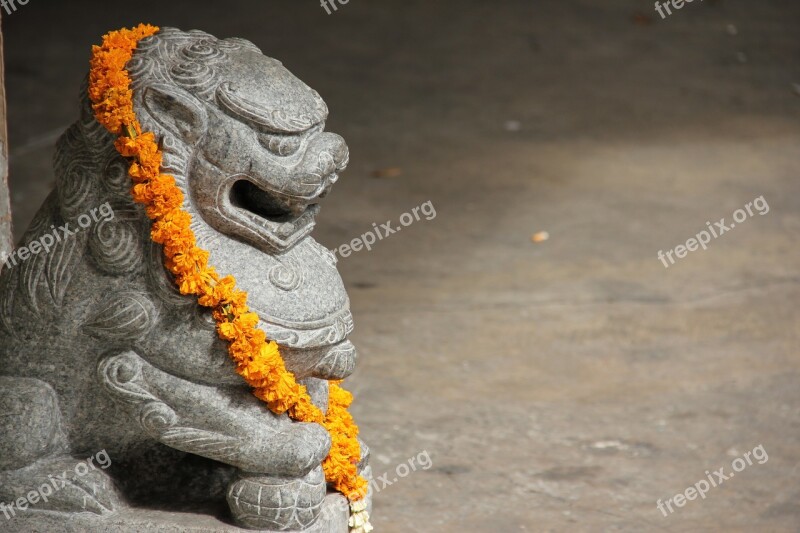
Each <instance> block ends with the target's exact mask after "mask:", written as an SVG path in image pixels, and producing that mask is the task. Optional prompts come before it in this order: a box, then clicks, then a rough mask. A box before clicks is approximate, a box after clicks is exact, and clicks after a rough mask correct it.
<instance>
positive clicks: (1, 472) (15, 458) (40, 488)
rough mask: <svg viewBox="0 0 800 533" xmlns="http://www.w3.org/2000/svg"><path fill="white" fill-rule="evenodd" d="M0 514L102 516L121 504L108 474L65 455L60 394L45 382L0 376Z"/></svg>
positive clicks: (13, 515) (86, 462)
mask: <svg viewBox="0 0 800 533" xmlns="http://www.w3.org/2000/svg"><path fill="white" fill-rule="evenodd" d="M0 390H2V391H3V393H4V394H3V395H2V396H0V502H1V503H0V512H2V513H3V514H4V515H5V518H6V519H11V518H14V517H15V516H17V514H19V513H23V512H28V511H63V512H90V513H95V514H106V513H109V512H113V511H114V510H116V509H117V508H118V507H119V505H120V498H119V494H118V492H117V489H116V487H115V485H114V483H113V481H112V480H111V478H110V477H109V476H108V475H107V474H106V473H105V472H104V468H99V467H98V466H97V465H94V464H93V463H92V462H91V461H90V460H84V459H79V458H76V457H72V456H70V455H69V454H68V449H69V447H68V445H67V438H66V436H65V434H64V431H63V429H62V424H61V414H60V410H59V406H58V398H57V395H56V392H55V391H54V390H53V388H52V387H51V386H50V385H49V384H47V383H45V382H44V381H41V380H38V379H31V378H17V377H10V376H0Z"/></svg>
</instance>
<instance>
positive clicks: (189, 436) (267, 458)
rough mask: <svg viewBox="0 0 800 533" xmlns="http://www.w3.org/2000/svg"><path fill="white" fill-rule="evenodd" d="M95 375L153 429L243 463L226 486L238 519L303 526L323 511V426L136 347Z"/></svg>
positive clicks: (166, 439)
mask: <svg viewBox="0 0 800 533" xmlns="http://www.w3.org/2000/svg"><path fill="white" fill-rule="evenodd" d="M98 377H99V378H100V381H101V383H102V385H103V387H104V388H105V389H106V391H107V392H108V393H110V394H111V396H112V397H113V398H114V399H115V400H117V401H119V402H120V403H122V404H124V405H125V407H126V409H127V411H128V412H129V413H130V415H131V416H132V417H133V418H134V419H135V420H136V422H137V423H138V424H139V426H140V427H141V429H142V430H143V431H144V432H145V433H146V434H147V435H148V436H150V437H152V438H154V439H155V440H157V441H159V442H161V443H162V444H165V445H167V446H170V447H172V448H175V449H177V450H181V451H184V452H187V453H192V454H196V455H200V456H203V457H207V458H209V459H213V460H216V461H220V462H222V463H226V464H229V465H232V466H235V467H236V468H238V469H239V475H238V477H237V479H236V480H234V481H233V482H232V483H231V486H230V487H229V491H228V494H229V497H228V501H229V504H230V506H231V511H232V514H233V517H234V520H235V521H236V522H237V524H239V525H241V526H243V527H247V528H251V529H254V528H261V529H270V530H274V531H285V530H297V529H300V530H302V529H306V528H307V527H308V526H309V525H311V524H313V522H315V521H316V520H317V518H318V517H319V514H320V512H321V509H322V503H323V500H324V499H325V495H326V492H327V489H326V484H325V477H324V475H323V473H322V468H321V466H320V465H321V464H322V461H323V460H324V459H325V457H326V456H327V455H328V452H329V450H330V445H331V442H330V437H329V435H328V433H327V432H326V431H325V429H324V428H322V427H321V426H319V425H317V424H303V423H297V422H292V421H290V420H289V418H288V417H287V416H285V415H284V416H277V415H274V414H273V413H271V412H269V411H268V410H266V409H265V408H264V405H263V404H262V403H260V402H259V401H258V399H256V398H255V397H254V396H253V395H252V394H251V393H250V391H249V388H248V387H247V386H237V387H227V388H222V387H212V386H208V385H201V384H197V383H193V382H189V381H186V380H184V379H181V378H178V377H176V376H174V375H172V374H168V373H166V372H163V371H161V370H159V369H157V368H155V367H154V366H152V365H151V364H150V363H148V362H147V361H146V360H145V359H143V358H142V357H141V356H139V355H138V354H137V353H135V352H133V351H126V352H123V353H120V354H117V355H112V356H108V357H106V358H104V359H102V361H101V362H100V364H99V366H98ZM199 406H202V409H200V408H199ZM232 412H235V413H236V416H235V417H232V416H231V413H232Z"/></svg>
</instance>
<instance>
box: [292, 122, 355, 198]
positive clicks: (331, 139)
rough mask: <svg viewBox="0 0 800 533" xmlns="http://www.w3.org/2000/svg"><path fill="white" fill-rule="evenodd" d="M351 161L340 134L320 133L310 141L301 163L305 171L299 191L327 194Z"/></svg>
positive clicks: (300, 180) (320, 194)
mask: <svg viewBox="0 0 800 533" xmlns="http://www.w3.org/2000/svg"><path fill="white" fill-rule="evenodd" d="M349 162H350V151H349V150H348V148H347V144H346V143H345V142H344V139H343V138H342V137H341V136H340V135H337V134H335V133H329V132H323V133H320V134H318V135H317V136H316V137H314V138H313V139H312V140H311V142H310V143H309V146H308V150H307V151H306V154H305V157H303V161H302V162H301V164H300V167H301V168H302V169H303V172H302V174H301V177H300V179H299V180H298V183H297V185H298V192H299V193H300V194H303V195H304V196H305V195H308V194H309V193H310V192H311V191H313V194H314V196H316V197H320V198H321V197H323V196H325V195H326V194H327V193H328V192H329V191H330V188H331V186H332V185H333V184H334V183H336V182H337V181H338V179H339V173H341V172H343V171H344V169H345V168H347V164H348V163H349Z"/></svg>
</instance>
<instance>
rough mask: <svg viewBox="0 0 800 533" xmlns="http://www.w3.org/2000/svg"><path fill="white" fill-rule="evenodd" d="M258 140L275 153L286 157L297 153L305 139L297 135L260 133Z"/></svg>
mask: <svg viewBox="0 0 800 533" xmlns="http://www.w3.org/2000/svg"><path fill="white" fill-rule="evenodd" d="M258 142H259V144H261V146H263V147H264V148H266V149H267V150H269V151H270V152H272V153H273V154H275V155H279V156H281V157H286V156H290V155H292V154H294V153H296V152H297V151H298V150H299V149H300V145H301V144H302V142H303V141H302V139H301V138H300V137H297V136H295V135H278V134H274V133H259V134H258Z"/></svg>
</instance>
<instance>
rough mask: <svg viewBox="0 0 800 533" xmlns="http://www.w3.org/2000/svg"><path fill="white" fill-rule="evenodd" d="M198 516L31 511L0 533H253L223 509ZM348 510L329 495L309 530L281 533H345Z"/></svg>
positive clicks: (0, 521) (1, 525)
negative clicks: (87, 532) (131, 532)
mask: <svg viewBox="0 0 800 533" xmlns="http://www.w3.org/2000/svg"><path fill="white" fill-rule="evenodd" d="M215 511H218V512H217V513H216V514H201V513H200V512H191V511H185V512H174V511H156V510H151V509H142V508H132V507H124V508H121V509H120V510H119V511H117V512H116V513H114V514H110V515H108V516H97V515H95V514H91V513H77V514H61V513H53V512H49V511H36V510H30V511H26V512H22V513H20V512H19V511H17V516H16V517H14V518H11V519H10V520H8V519H6V517H5V516H4V515H3V514H2V513H0V533H6V532H7V533H12V532H13V533H16V532H19V531H25V532H27V533H52V532H55V531H61V532H68V533H78V532H82V531H92V532H96V533H129V532H130V531H138V532H142V533H145V532H154V533H155V532H158V533H185V532H188V533H247V532H252V531H265V530H252V529H242V528H240V527H237V526H235V525H233V524H232V523H231V522H230V518H229V517H226V510H225V508H224V507H222V508H220V509H218V510H216V509H213V510H212V509H209V510H206V512H211V513H214V512H215ZM348 519H349V506H348V504H347V500H346V499H345V497H344V496H342V495H341V494H338V493H330V494H328V496H327V497H326V498H325V502H324V503H323V505H322V514H321V516H320V517H319V519H318V520H317V521H316V522H315V523H314V525H313V526H311V528H309V529H306V530H304V531H302V532H299V531H284V532H282V533H348V531H349V528H348V524H347V521H348Z"/></svg>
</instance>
